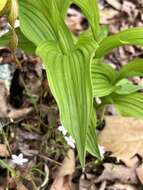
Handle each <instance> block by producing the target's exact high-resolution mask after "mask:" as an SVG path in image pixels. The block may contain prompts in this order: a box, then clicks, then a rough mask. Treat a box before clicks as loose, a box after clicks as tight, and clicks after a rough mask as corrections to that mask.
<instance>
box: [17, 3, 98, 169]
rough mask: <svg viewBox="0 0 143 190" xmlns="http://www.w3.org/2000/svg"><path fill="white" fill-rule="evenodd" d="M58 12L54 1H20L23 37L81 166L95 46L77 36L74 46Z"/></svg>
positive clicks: (91, 42)
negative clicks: (37, 62)
mask: <svg viewBox="0 0 143 190" xmlns="http://www.w3.org/2000/svg"><path fill="white" fill-rule="evenodd" d="M59 10H60V8H59V6H58V4H57V3H56V0H49V1H48V3H47V0H31V1H29V0H20V23H21V29H22V32H23V33H24V35H26V37H27V38H28V39H29V40H30V41H32V42H33V43H34V44H35V45H37V46H38V49H37V53H38V54H39V55H40V56H41V58H42V59H43V61H44V63H45V68H46V71H47V76H48V81H49V85H50V88H51V90H52V93H53V95H54V97H55V99H56V101H57V104H58V106H59V110H60V118H61V122H62V124H63V125H64V127H65V128H67V129H68V131H69V133H70V134H71V135H72V136H73V138H74V139H75V140H76V144H77V149H78V152H79V159H80V162H81V164H82V166H83V167H84V161H85V152H86V143H87V128H88V125H89V122H90V118H91V116H90V114H91V109H92V97H93V95H92V87H91V77H90V61H91V57H92V53H93V51H95V49H96V48H97V44H96V42H95V41H94V40H93V38H90V37H86V36H85V37H82V36H81V38H80V39H79V40H78V42H77V44H76V46H75V45H74V43H75V42H74V40H73V39H72V35H71V33H70V32H69V30H68V29H67V27H66V25H65V23H64V21H63V15H62V16H61V15H60V12H59ZM45 41H46V42H45ZM39 44H41V45H39Z"/></svg>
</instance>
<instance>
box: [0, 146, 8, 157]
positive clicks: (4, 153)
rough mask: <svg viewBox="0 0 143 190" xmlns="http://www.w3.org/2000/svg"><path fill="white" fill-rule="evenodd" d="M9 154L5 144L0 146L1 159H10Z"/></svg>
mask: <svg viewBox="0 0 143 190" xmlns="http://www.w3.org/2000/svg"><path fill="white" fill-rule="evenodd" d="M8 156H9V152H8V149H7V146H6V145H5V144H0V157H8Z"/></svg>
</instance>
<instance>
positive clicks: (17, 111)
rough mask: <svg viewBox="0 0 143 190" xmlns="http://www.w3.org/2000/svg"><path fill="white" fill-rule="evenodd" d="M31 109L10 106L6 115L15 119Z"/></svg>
mask: <svg viewBox="0 0 143 190" xmlns="http://www.w3.org/2000/svg"><path fill="white" fill-rule="evenodd" d="M32 110H33V108H32V107H29V108H22V109H14V108H11V109H10V111H9V113H8V114H7V117H8V118H11V119H17V118H20V117H24V116H25V115H27V114H29V113H30V112H31V111H32Z"/></svg>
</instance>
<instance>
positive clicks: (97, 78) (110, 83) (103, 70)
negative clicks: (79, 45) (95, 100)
mask: <svg viewBox="0 0 143 190" xmlns="http://www.w3.org/2000/svg"><path fill="white" fill-rule="evenodd" d="M117 75H118V73H117V72H116V71H115V70H114V69H113V68H112V67H111V66H110V65H107V64H96V63H94V62H93V63H92V65H91V78H92V88H93V95H94V96H95V97H103V96H107V95H109V94H111V93H112V92H113V91H114V89H115V81H116V78H117Z"/></svg>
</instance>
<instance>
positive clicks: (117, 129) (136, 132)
mask: <svg viewBox="0 0 143 190" xmlns="http://www.w3.org/2000/svg"><path fill="white" fill-rule="evenodd" d="M125 109H126V107H125ZM99 144H100V145H102V146H104V147H105V149H106V150H107V151H111V152H112V153H113V155H114V156H116V157H118V158H119V159H121V160H123V161H125V162H126V163H128V162H130V159H131V158H132V157H133V156H135V155H136V154H139V155H140V156H141V157H143V148H142V147H143V121H142V120H139V119H135V118H124V117H118V116H114V117H112V116H111V117H106V127H105V129H104V130H103V131H102V132H101V134H100V135H99Z"/></svg>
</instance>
